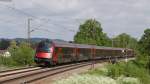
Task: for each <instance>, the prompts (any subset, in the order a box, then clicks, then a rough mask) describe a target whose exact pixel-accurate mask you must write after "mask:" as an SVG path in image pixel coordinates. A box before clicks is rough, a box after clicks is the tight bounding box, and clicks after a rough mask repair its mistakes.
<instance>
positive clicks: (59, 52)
mask: <svg viewBox="0 0 150 84" xmlns="http://www.w3.org/2000/svg"><path fill="white" fill-rule="evenodd" d="M130 57H134V51H133V49H129V48H113V47H104V46H96V45H86V44H76V43H69V42H63V41H56V40H43V41H41V42H39V43H38V46H37V48H36V53H35V56H34V61H35V63H36V64H38V65H46V66H49V65H57V64H63V63H70V62H80V61H88V60H99V59H105V60H115V59H119V58H130Z"/></svg>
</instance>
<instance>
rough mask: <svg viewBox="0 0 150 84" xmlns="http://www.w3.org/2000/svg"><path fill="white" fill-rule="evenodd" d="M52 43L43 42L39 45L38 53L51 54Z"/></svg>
mask: <svg viewBox="0 0 150 84" xmlns="http://www.w3.org/2000/svg"><path fill="white" fill-rule="evenodd" d="M50 47H51V43H48V42H46V41H42V42H40V43H39V45H38V47H37V50H36V51H37V52H50Z"/></svg>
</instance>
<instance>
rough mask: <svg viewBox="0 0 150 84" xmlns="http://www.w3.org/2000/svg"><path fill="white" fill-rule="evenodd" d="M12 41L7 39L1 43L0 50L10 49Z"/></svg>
mask: <svg viewBox="0 0 150 84" xmlns="http://www.w3.org/2000/svg"><path fill="white" fill-rule="evenodd" d="M9 45H10V41H9V40H6V39H2V40H1V42H0V49H2V50H5V49H7V48H8V47H9Z"/></svg>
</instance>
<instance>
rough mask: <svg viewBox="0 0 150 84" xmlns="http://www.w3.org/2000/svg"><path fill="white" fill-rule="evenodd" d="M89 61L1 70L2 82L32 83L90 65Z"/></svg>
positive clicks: (0, 77)
mask: <svg viewBox="0 0 150 84" xmlns="http://www.w3.org/2000/svg"><path fill="white" fill-rule="evenodd" d="M90 64H91V63H89V62H81V63H76V64H69V65H63V66H56V67H51V68H40V67H34V68H30V69H29V68H27V69H23V70H22V69H21V70H16V71H15V70H12V71H10V72H9V71H8V72H4V73H1V72H0V84H24V83H32V82H34V81H37V80H39V79H42V78H46V77H49V76H53V75H55V74H59V73H62V72H66V71H69V70H73V69H76V68H80V67H83V66H87V65H90Z"/></svg>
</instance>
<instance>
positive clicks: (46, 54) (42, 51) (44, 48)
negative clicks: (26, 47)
mask: <svg viewBox="0 0 150 84" xmlns="http://www.w3.org/2000/svg"><path fill="white" fill-rule="evenodd" d="M52 55H53V45H52V42H50V41H49V40H45V41H41V42H40V43H39V44H38V46H37V48H36V54H35V58H34V61H35V62H36V63H37V64H39V65H50V64H51V62H52Z"/></svg>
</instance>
